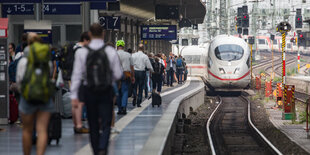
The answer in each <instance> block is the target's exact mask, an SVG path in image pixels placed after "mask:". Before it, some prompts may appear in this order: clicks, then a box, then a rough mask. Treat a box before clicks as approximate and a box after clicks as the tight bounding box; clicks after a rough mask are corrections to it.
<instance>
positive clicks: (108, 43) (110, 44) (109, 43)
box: [106, 42, 114, 47]
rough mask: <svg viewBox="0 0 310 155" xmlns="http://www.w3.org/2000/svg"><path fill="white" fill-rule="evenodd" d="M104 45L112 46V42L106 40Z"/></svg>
mask: <svg viewBox="0 0 310 155" xmlns="http://www.w3.org/2000/svg"><path fill="white" fill-rule="evenodd" d="M106 45H108V46H112V47H114V44H113V43H111V42H107V43H106Z"/></svg>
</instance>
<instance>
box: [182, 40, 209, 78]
mask: <svg viewBox="0 0 310 155" xmlns="http://www.w3.org/2000/svg"><path fill="white" fill-rule="evenodd" d="M206 46H208V44H207V45H206ZM181 55H182V56H183V58H185V62H186V66H187V70H188V75H190V76H203V75H205V74H206V73H207V72H206V71H207V69H206V68H207V65H206V61H207V56H208V53H207V48H206V47H205V46H186V47H183V49H182V51H181Z"/></svg>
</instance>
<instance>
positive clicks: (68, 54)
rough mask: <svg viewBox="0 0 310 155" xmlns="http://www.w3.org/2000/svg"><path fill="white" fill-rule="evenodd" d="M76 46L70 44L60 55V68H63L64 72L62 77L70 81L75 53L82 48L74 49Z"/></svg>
mask: <svg viewBox="0 0 310 155" xmlns="http://www.w3.org/2000/svg"><path fill="white" fill-rule="evenodd" d="M74 46H75V44H68V45H65V46H64V47H63V48H62V49H61V51H60V53H59V58H60V61H59V67H60V68H61V71H62V77H63V79H64V80H66V81H69V80H71V75H72V71H73V63H74V55H75V52H76V51H77V50H78V49H79V48H81V47H77V48H75V49H73V48H74Z"/></svg>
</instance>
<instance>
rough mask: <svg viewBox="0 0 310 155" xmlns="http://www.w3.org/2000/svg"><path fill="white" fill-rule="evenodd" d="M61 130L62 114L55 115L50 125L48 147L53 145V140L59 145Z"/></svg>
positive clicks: (52, 116)
mask: <svg viewBox="0 0 310 155" xmlns="http://www.w3.org/2000/svg"><path fill="white" fill-rule="evenodd" d="M61 129H62V128H61V116H60V113H53V114H52V115H51V118H50V122H49V124H48V145H50V144H51V142H52V140H56V144H57V145H58V143H59V140H60V138H61Z"/></svg>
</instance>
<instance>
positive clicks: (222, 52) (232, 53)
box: [215, 44, 244, 61]
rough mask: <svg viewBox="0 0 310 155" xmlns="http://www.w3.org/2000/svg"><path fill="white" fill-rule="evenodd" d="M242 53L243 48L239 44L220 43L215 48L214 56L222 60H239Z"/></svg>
mask: <svg viewBox="0 0 310 155" xmlns="http://www.w3.org/2000/svg"><path fill="white" fill-rule="evenodd" d="M243 54H244V50H243V48H242V47H241V46H239V45H232V44H228V45H220V46H218V47H216V48H215V56H216V57H217V58H218V59H220V60H223V61H235V60H240V59H241V58H242V56H243Z"/></svg>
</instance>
